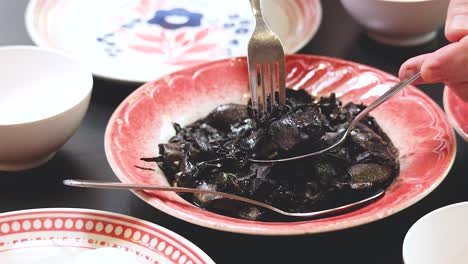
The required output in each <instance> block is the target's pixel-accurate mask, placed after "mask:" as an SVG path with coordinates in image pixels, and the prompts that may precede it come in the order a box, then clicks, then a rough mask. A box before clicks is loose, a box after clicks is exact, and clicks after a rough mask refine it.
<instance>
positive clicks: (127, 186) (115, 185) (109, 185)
mask: <svg viewBox="0 0 468 264" xmlns="http://www.w3.org/2000/svg"><path fill="white" fill-rule="evenodd" d="M63 184H64V185H67V186H72V187H82V188H95V189H116V190H157V191H166V192H179V193H202V194H210V195H215V196H221V197H224V198H227V199H232V200H237V201H241V202H245V203H249V204H253V205H257V206H260V207H263V208H266V209H268V210H271V211H273V212H276V213H278V214H281V215H285V216H292V217H305V218H319V217H324V216H333V215H337V214H340V213H345V212H348V211H351V210H353V209H357V208H359V207H361V206H363V205H365V204H367V203H370V202H372V201H374V200H377V199H378V198H380V197H381V196H382V195H384V194H385V190H383V189H379V190H377V191H376V192H375V193H374V194H372V195H370V196H369V197H366V198H364V199H362V200H359V201H356V202H353V203H349V204H345V205H342V206H340V207H335V208H331V209H327V210H322V211H315V212H304V213H292V212H286V211H283V210H281V209H279V208H277V207H273V206H271V205H269V204H266V203H262V202H259V201H256V200H252V199H249V198H245V197H242V196H238V195H235V194H230V193H225V192H218V191H213V190H206V189H195V188H184V187H171V186H162V185H152V184H135V183H123V182H103V181H86V180H75V179H68V180H64V181H63Z"/></svg>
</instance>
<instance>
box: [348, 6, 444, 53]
mask: <svg viewBox="0 0 468 264" xmlns="http://www.w3.org/2000/svg"><path fill="white" fill-rule="evenodd" d="M341 3H342V4H343V6H344V8H345V9H346V10H347V11H348V13H349V14H350V15H351V16H352V17H353V18H354V19H355V20H356V21H357V22H358V23H360V24H361V25H362V26H363V27H364V28H365V29H366V30H367V33H368V35H369V37H371V38H373V39H375V40H376V41H379V42H382V43H385V44H389V45H396V46H413V45H419V44H423V43H425V42H428V41H430V40H432V39H433V38H434V37H435V36H436V31H437V29H438V28H440V27H441V26H442V25H443V24H444V22H445V18H446V15H447V14H446V13H447V7H448V3H449V0H341Z"/></svg>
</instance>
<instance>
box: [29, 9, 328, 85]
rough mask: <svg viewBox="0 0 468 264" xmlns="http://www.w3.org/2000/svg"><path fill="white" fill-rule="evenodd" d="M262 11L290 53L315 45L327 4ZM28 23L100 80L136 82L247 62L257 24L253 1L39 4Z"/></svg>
mask: <svg viewBox="0 0 468 264" xmlns="http://www.w3.org/2000/svg"><path fill="white" fill-rule="evenodd" d="M262 6H263V12H264V14H265V17H266V19H267V22H268V23H269V24H270V26H271V28H272V29H273V30H274V31H275V32H276V33H277V34H278V36H279V38H280V39H281V40H282V42H283V46H284V49H285V52H286V53H295V52H296V51H298V50H299V49H301V48H302V47H303V46H304V45H305V44H307V43H308V42H309V41H310V39H311V38H312V37H313V36H314V35H315V33H316V32H317V29H318V28H319V25H320V22H321V19H322V7H321V4H320V1H319V0H268V1H263V2H262ZM25 18H26V28H27V30H28V32H29V35H30V36H31V39H32V40H33V41H34V43H36V44H37V45H39V46H45V47H50V48H56V49H60V50H64V51H66V52H68V53H69V55H74V56H76V57H77V58H78V59H80V60H81V61H82V62H83V63H84V64H85V65H87V66H88V67H89V68H90V70H91V71H92V72H93V73H94V74H95V75H96V76H99V77H103V78H106V79H112V80H118V81H124V82H132V83H135V82H136V83H144V82H147V81H151V80H154V79H156V78H158V77H160V76H162V75H164V74H167V73H170V72H173V71H175V70H179V69H181V68H185V67H187V66H192V65H195V64H198V63H201V62H208V61H212V60H216V59H223V58H229V57H236V56H245V55H246V54H247V43H248V41H249V38H250V35H251V34H252V31H253V28H254V26H255V22H254V18H253V15H252V11H251V8H250V5H249V1H247V0H244V1H229V0H218V1H213V0H178V1H168V0H99V1H95V0H60V1H58V0H31V1H30V2H29V5H28V8H27V10H26V14H25ZM83 18H85V19H83Z"/></svg>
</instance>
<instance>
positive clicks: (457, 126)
mask: <svg viewBox="0 0 468 264" xmlns="http://www.w3.org/2000/svg"><path fill="white" fill-rule="evenodd" d="M454 95H455V94H454V93H453V92H452V91H451V90H450V88H449V87H448V86H445V87H444V92H443V96H442V104H443V106H444V110H445V114H446V116H447V119H448V121H449V123H450V124H451V125H452V128H453V129H455V131H456V132H457V134H458V135H459V136H460V137H461V138H462V139H463V140H465V141H467V142H468V134H467V133H465V132H464V131H463V129H462V128H461V127H460V123H459V121H458V120H457V119H456V118H455V116H454V114H453V112H452V107H451V104H449V101H448V99H449V96H454Z"/></svg>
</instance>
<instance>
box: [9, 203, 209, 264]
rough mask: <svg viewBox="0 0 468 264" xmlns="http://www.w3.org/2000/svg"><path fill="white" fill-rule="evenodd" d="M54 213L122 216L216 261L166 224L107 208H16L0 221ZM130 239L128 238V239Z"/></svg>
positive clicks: (206, 260)
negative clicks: (107, 209) (106, 209)
mask: <svg viewBox="0 0 468 264" xmlns="http://www.w3.org/2000/svg"><path fill="white" fill-rule="evenodd" d="M39 213H40V214H47V213H50V214H53V213H66V214H73V215H76V216H90V217H96V216H97V215H99V217H109V218H112V217H116V218H121V219H123V220H124V221H125V222H127V223H128V224H131V225H133V226H135V225H136V226H140V227H144V226H145V225H146V226H149V227H151V228H153V229H154V230H155V232H160V233H161V234H165V235H169V237H172V238H173V239H174V240H175V241H176V242H178V243H180V244H181V245H183V246H185V247H186V248H187V249H190V250H193V252H194V253H196V254H197V255H198V256H199V257H200V259H201V260H202V261H204V262H205V263H207V264H214V263H215V262H214V261H213V259H211V257H210V256H208V254H207V253H206V252H205V251H203V250H202V249H201V248H200V247H199V246H198V245H196V244H195V243H193V242H191V241H190V240H188V239H187V238H185V237H183V236H182V235H179V234H178V233H176V232H175V231H172V230H170V229H168V228H166V227H164V226H161V225H159V224H156V223H154V222H150V221H148V220H144V219H141V218H138V217H135V216H131V215H125V214H121V213H116V212H111V211H105V210H99V209H88V208H74V207H43V208H31V209H22V210H14V211H7V212H2V213H0V223H1V222H2V220H3V219H4V218H8V217H15V216H20V215H21V216H22V215H31V216H34V215H36V214H39ZM31 232H37V231H34V230H32V229H31V230H30V231H28V232H25V233H31ZM39 232H41V231H39ZM73 232H76V233H83V234H86V233H89V232H87V231H86V230H85V229H83V230H79V231H73ZM8 235H10V234H9V233H6V234H5V233H3V232H0V238H1V237H2V236H8ZM127 241H128V240H127Z"/></svg>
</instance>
